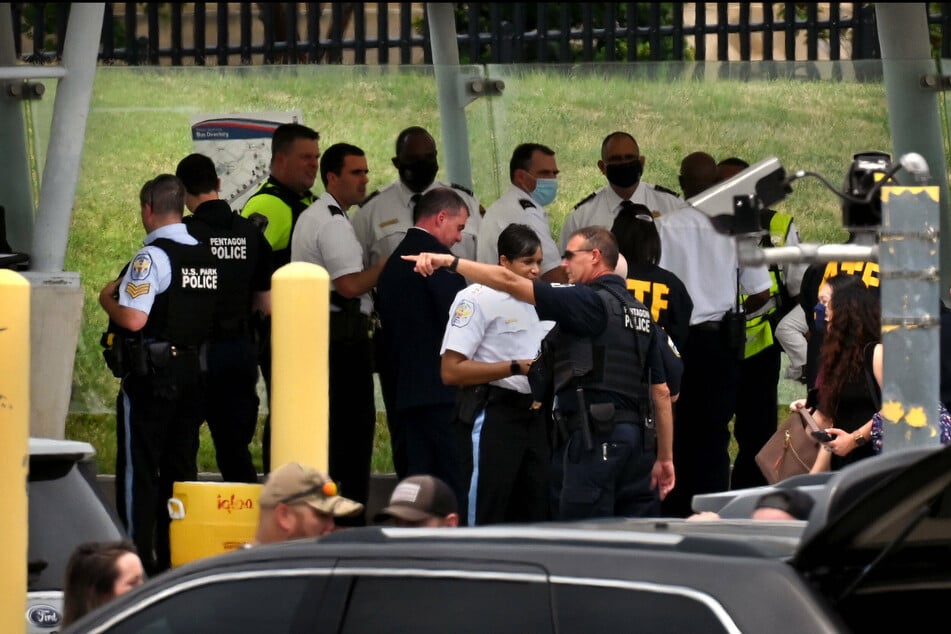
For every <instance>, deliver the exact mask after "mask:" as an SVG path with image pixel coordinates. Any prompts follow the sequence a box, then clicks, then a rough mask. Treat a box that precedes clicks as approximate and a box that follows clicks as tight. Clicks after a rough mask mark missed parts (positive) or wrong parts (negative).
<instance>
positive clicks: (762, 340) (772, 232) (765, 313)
mask: <svg viewBox="0 0 951 634" xmlns="http://www.w3.org/2000/svg"><path fill="white" fill-rule="evenodd" d="M767 218H768V221H769V234H768V235H765V236H763V239H762V240H760V246H761V247H781V246H784V245H785V244H786V236H787V235H788V234H789V226H790V225H791V224H792V216H790V215H789V214H784V213H779V212H777V211H773V210H772V209H767V210H766V211H764V212H763V220H767ZM764 228H766V227H764ZM769 277H770V280H771V281H772V283H771V284H770V286H769V299H768V300H767V301H766V303H765V304H764V305H763V306H762V307H760V308H759V309H758V310H756V311H755V312H753V313H750V314H749V315H748V316H747V318H746V351H745V353H744V358H746V359H749V358H750V357H752V356H753V355H754V354H757V353H759V352H762V351H763V350H765V349H766V348H768V347H770V346H771V345H773V328H774V326H775V324H772V323H771V320H772V317H774V316H775V315H776V314H777V312H778V311H779V309H780V308H781V307H784V304H788V303H789V293H788V291H787V290H786V281H785V280H784V279H783V273H782V271H780V269H779V267H778V266H777V265H775V264H773V265H771V266H770V267H769ZM746 298H747V295H740V302H741V303H743V302H745V301H746Z"/></svg>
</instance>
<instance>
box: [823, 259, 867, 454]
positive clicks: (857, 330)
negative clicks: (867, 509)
mask: <svg viewBox="0 0 951 634" xmlns="http://www.w3.org/2000/svg"><path fill="white" fill-rule="evenodd" d="M823 287H826V288H823V289H821V290H820V297H823V296H829V301H828V305H827V306H826V315H825V319H826V332H825V339H824V340H823V342H822V349H821V350H820V352H819V372H818V375H817V377H816V388H815V396H817V398H815V405H816V408H815V412H814V417H815V419H816V422H818V423H819V424H820V425H821V426H823V427H826V428H828V429H827V431H828V432H829V434H830V435H832V436H834V438H833V440H831V441H829V442H826V443H823V447H824V448H825V449H826V451H820V452H819V458H818V459H817V460H816V466H815V467H814V468H813V471H822V470H826V469H833V470H834V469H840V468H841V467H843V466H845V465H847V464H850V463H852V462H855V461H856V460H860V459H862V458H867V457H869V456H871V455H872V454H873V451H872V445H871V443H870V442H869V441H870V439H871V438H870V435H871V434H870V430H871V422H872V416H873V415H874V414H875V412H877V411H878V407H879V406H878V403H879V401H880V398H881V397H880V395H879V394H877V393H876V392H873V390H877V389H878V388H877V385H875V384H874V382H871V383H870V382H869V379H868V375H867V373H866V369H865V368H866V365H865V350H866V347H867V346H869V345H874V344H875V343H877V342H878V341H879V339H880V338H881V304H880V301H879V298H878V297H877V296H876V295H875V293H873V292H872V291H870V290H869V289H868V287H867V286H865V284H863V283H862V281H861V280H860V279H859V278H857V277H856V276H853V275H837V276H835V277H832V278H829V279H828V280H827V281H826V282H825V283H824V284H823ZM811 400H813V399H810V401H811Z"/></svg>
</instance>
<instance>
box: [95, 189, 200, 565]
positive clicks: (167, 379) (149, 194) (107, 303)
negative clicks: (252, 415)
mask: <svg viewBox="0 0 951 634" xmlns="http://www.w3.org/2000/svg"><path fill="white" fill-rule="evenodd" d="M139 200H140V205H141V215H142V224H143V225H144V227H145V229H146V231H147V232H148V235H146V237H145V246H144V247H143V248H142V249H140V250H139V251H138V253H136V254H135V257H134V258H133V259H132V262H131V263H130V264H129V266H127V267H126V269H125V272H124V274H123V275H122V277H121V278H119V279H116V280H113V281H111V282H109V283H108V284H106V285H105V287H103V289H102V291H101V292H100V293H99V303H100V304H101V305H102V307H103V309H104V310H105V311H106V313H107V314H108V315H109V319H110V322H111V324H112V327H114V328H115V331H114V332H113V337H112V344H113V345H112V348H114V349H118V350H121V353H119V354H121V356H122V359H123V361H122V362H121V363H119V364H118V365H116V364H115V363H113V365H112V369H113V373H114V374H117V375H119V376H121V377H122V383H121V387H120V390H119V395H118V397H117V398H116V406H117V407H116V442H117V445H118V451H117V452H116V510H117V511H118V514H119V517H120V518H121V520H122V522H123V524H124V526H125V528H126V530H127V531H128V533H129V535H130V536H131V538H132V539H133V541H134V542H135V544H136V547H137V549H138V551H139V556H140V557H142V561H143V564H144V565H145V568H146V570H147V572H148V573H149V574H150V575H154V574H157V573H159V572H162V571H163V570H166V569H167V568H169V567H170V565H171V553H170V548H169V535H168V527H169V516H168V511H167V510H166V506H165V505H166V502H167V500H168V498H169V497H171V495H172V486H173V483H174V482H178V481H187V480H194V479H195V478H196V477H197V476H198V473H197V465H196V460H197V454H198V428H199V426H200V425H201V422H202V416H203V413H204V412H203V407H202V402H201V401H202V389H201V382H202V376H201V374H202V372H201V359H200V355H201V344H202V342H204V341H206V340H207V339H208V337H209V335H210V333H211V328H212V324H213V320H214V311H215V304H216V296H217V288H218V268H217V267H218V263H217V261H216V259H215V257H214V256H213V255H212V253H211V250H210V249H209V247H208V246H207V245H202V244H199V243H198V241H197V240H196V239H195V238H194V237H192V236H191V235H189V233H188V230H187V228H186V227H185V225H184V224H183V223H182V214H183V211H184V204H185V188H184V186H183V185H182V183H181V181H180V180H179V179H178V178H177V177H176V176H173V175H170V174H163V175H160V176H157V177H156V178H155V179H153V180H151V181H149V182H148V183H146V184H145V185H144V186H143V187H142V190H141V192H140V194H139ZM111 352H113V353H115V350H111ZM114 361H115V360H114Z"/></svg>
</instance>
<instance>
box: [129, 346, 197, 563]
mask: <svg viewBox="0 0 951 634" xmlns="http://www.w3.org/2000/svg"><path fill="white" fill-rule="evenodd" d="M194 365H195V367H194V368H193V369H188V370H184V371H180V372H171V371H167V372H165V373H163V374H162V375H161V376H157V375H154V374H153V375H149V376H145V377H137V376H131V375H130V376H127V377H126V378H125V379H123V381H122V386H121V388H120V390H119V394H118V396H117V398H116V443H117V445H118V447H117V451H116V510H117V512H118V514H119V518H120V519H121V520H122V523H123V525H124V526H125V528H126V531H127V532H128V533H129V536H130V537H131V538H132V540H133V542H135V545H136V548H137V549H138V551H139V556H140V557H141V558H142V563H143V565H144V567H145V570H146V572H147V573H148V574H149V575H155V574H158V573H160V572H162V571H164V570H167V569H168V568H170V567H171V547H170V544H169V534H168V532H169V524H170V520H169V516H168V508H167V503H168V499H169V498H170V497H172V491H173V485H174V483H175V482H186V481H193V480H195V479H197V477H198V467H197V464H196V461H197V456H198V429H199V427H200V426H201V422H202V414H203V409H202V394H201V389H200V382H199V380H198V364H197V360H196V361H195V364H194ZM179 369H180V370H181V368H179Z"/></svg>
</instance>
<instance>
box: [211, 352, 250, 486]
mask: <svg viewBox="0 0 951 634" xmlns="http://www.w3.org/2000/svg"><path fill="white" fill-rule="evenodd" d="M257 383H258V361H257V351H256V349H255V346H254V342H253V341H252V340H251V338H250V337H245V338H240V339H230V340H225V341H215V342H212V343H211V344H209V346H208V378H207V390H206V395H207V400H206V411H205V420H206V421H207V422H208V429H209V430H210V431H211V439H212V441H213V442H214V444H215V459H216V460H217V462H218V471H220V472H221V478H222V480H224V481H225V482H252V483H254V482H257V481H258V472H257V469H256V468H255V467H254V461H253V460H252V458H251V451H250V449H249V445H250V444H251V441H252V440H253V439H254V430H255V428H256V427H257V424H258V407H259V405H260V400H259V399H258V391H257Z"/></svg>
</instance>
